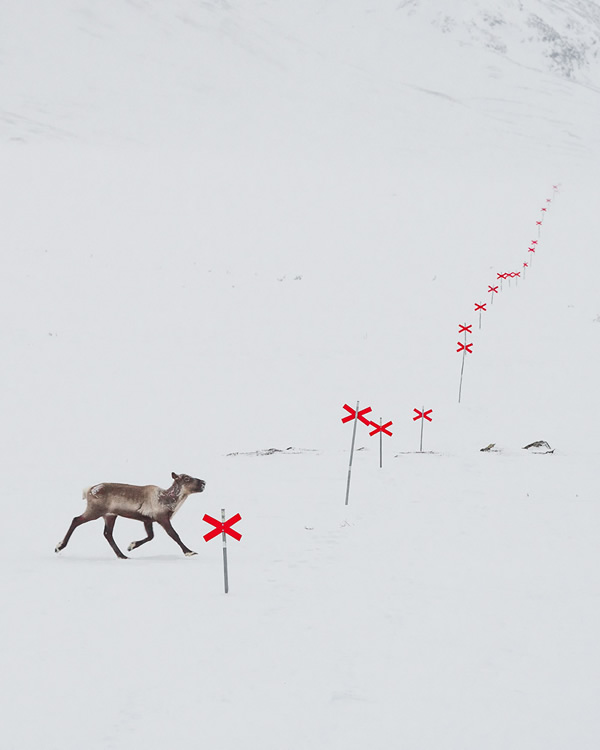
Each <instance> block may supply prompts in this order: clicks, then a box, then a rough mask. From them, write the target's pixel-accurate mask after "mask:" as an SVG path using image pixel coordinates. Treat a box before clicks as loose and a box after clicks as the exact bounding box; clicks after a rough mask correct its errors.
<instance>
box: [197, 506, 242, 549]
mask: <svg viewBox="0 0 600 750" xmlns="http://www.w3.org/2000/svg"><path fill="white" fill-rule="evenodd" d="M202 520H203V521H206V523H210V524H211V525H212V526H214V527H215V528H214V529H212V530H211V531H209V532H208V534H205V535H204V541H205V542H210V540H211V539H214V538H215V537H216V536H218V535H219V534H222V533H224V534H229V536H232V537H233V538H234V539H236V540H237V541H238V542H239V541H240V539H241V538H242V535H241V534H240V533H239V532H238V531H236V530H235V529H232V528H231V527H232V526H233V524H234V523H237V522H238V521H241V520H242V517H241V516H240V514H239V513H236V514H235V516H232V517H231V518H230V519H229V521H224V522H223V521H217V519H216V518H212V516H209V515H208V513H206V514H205V515H204V518H203V519H202Z"/></svg>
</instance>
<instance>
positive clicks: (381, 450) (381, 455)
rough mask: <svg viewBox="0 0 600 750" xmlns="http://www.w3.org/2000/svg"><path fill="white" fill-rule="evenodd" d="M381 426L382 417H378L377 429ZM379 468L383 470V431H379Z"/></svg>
mask: <svg viewBox="0 0 600 750" xmlns="http://www.w3.org/2000/svg"><path fill="white" fill-rule="evenodd" d="M382 425H383V417H379V427H380V428H381V426H382ZM379 468H380V469H382V468H383V430H382V429H380V430H379Z"/></svg>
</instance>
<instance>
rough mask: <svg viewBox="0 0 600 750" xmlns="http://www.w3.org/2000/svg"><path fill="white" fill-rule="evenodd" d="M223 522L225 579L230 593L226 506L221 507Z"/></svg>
mask: <svg viewBox="0 0 600 750" xmlns="http://www.w3.org/2000/svg"><path fill="white" fill-rule="evenodd" d="M221 523H222V524H223V533H222V537H223V580H224V583H225V593H226V594H227V593H229V571H228V569H227V534H226V533H225V508H221Z"/></svg>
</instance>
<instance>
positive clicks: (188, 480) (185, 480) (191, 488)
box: [171, 471, 206, 495]
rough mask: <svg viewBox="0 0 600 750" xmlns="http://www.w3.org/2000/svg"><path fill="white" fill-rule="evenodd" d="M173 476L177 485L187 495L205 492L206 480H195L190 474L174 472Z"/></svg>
mask: <svg viewBox="0 0 600 750" xmlns="http://www.w3.org/2000/svg"><path fill="white" fill-rule="evenodd" d="M171 476H172V477H173V481H174V482H175V484H177V485H179V487H181V489H182V490H183V491H184V492H185V494H186V495H191V494H192V493H193V492H203V491H204V488H205V486H206V482H205V481H204V479H195V478H194V477H190V476H189V475H188V474H175V472H174V471H173V472H171Z"/></svg>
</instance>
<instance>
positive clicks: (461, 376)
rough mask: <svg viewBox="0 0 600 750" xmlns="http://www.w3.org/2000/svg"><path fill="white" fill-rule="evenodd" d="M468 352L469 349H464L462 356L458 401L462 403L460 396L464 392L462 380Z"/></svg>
mask: <svg viewBox="0 0 600 750" xmlns="http://www.w3.org/2000/svg"><path fill="white" fill-rule="evenodd" d="M466 353H467V350H466V349H464V350H463V356H462V365H461V366H460V384H459V386H458V403H459V404H460V397H461V394H462V381H463V372H464V370H465V355H466Z"/></svg>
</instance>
